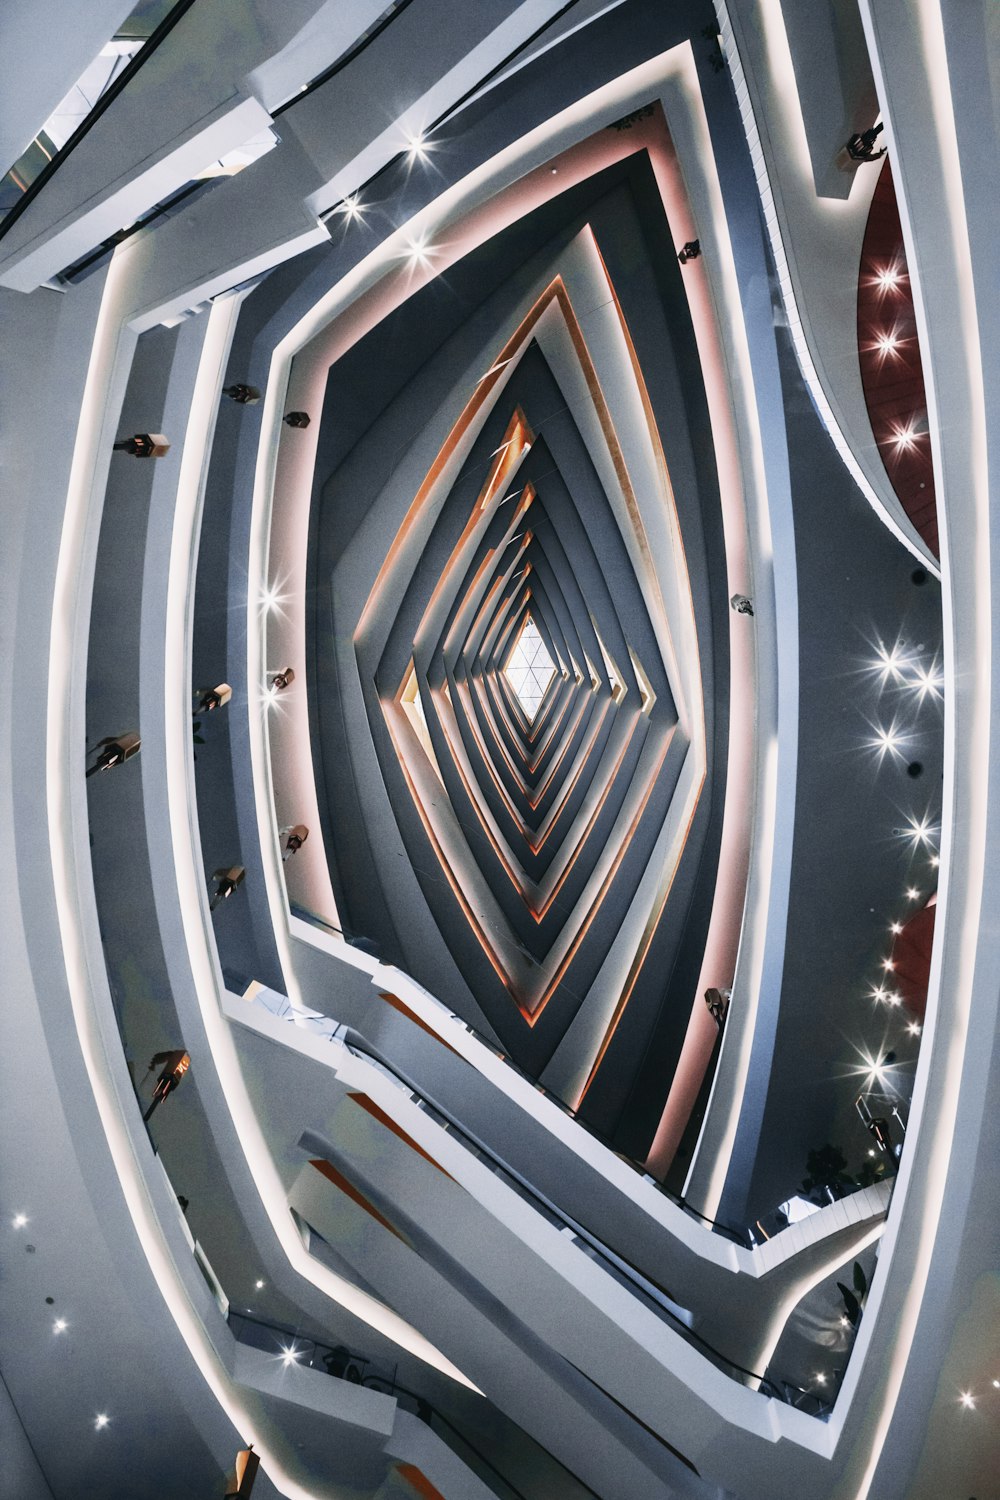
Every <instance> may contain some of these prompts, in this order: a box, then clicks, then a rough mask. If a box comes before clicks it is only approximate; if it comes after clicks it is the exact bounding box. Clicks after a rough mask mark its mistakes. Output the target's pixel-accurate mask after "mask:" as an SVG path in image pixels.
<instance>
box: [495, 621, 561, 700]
mask: <svg viewBox="0 0 1000 1500" xmlns="http://www.w3.org/2000/svg"><path fill="white" fill-rule="evenodd" d="M555 673H556V669H555V665H554V664H553V661H552V658H551V656H550V655H549V653H548V651H547V650H546V649H545V642H544V641H543V640H542V638H541V636H540V635H539V633H538V626H537V625H536V624H535V622H534V620H533V619H532V618H531V616H530V615H529V616H528V618H527V620H526V621H525V622H524V629H523V630H522V631H521V634H520V635H519V636H518V638H517V644H516V645H515V647H514V649H513V651H512V652H511V653H510V656H509V658H508V660H507V665H506V667H505V668H504V674H505V676H506V678H507V681H508V682H509V683H510V685H511V687H512V688H513V690H514V695H515V697H516V698H517V701H518V703H520V705H521V707H522V708H523V709H524V712H525V714H526V715H527V717H528V720H529V722H530V721H531V720H533V719H534V717H535V715H536V714H537V712H538V705H539V704H540V703H541V701H542V699H543V698H544V697H545V694H546V692H547V691H548V687H549V683H550V682H551V681H552V679H553V677H554V676H555Z"/></svg>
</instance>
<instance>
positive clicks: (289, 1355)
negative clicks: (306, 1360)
mask: <svg viewBox="0 0 1000 1500" xmlns="http://www.w3.org/2000/svg"><path fill="white" fill-rule="evenodd" d="M298 1357H299V1351H298V1350H297V1349H282V1351H281V1363H282V1364H283V1365H294V1363H295V1361H296V1360H297V1359H298Z"/></svg>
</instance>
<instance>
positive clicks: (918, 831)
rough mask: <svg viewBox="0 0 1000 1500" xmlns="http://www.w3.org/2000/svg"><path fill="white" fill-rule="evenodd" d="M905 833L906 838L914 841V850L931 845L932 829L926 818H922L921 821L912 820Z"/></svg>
mask: <svg viewBox="0 0 1000 1500" xmlns="http://www.w3.org/2000/svg"><path fill="white" fill-rule="evenodd" d="M905 832H906V837H907V838H909V839H911V840H912V842H913V847H914V848H917V847H918V846H919V845H920V844H929V843H930V841H931V832H932V829H931V825H930V824H929V823H928V821H927V819H926V818H921V819H920V820H919V821H918V820H917V819H916V818H911V819H910V822H909V826H908V827H907V829H906V830H905Z"/></svg>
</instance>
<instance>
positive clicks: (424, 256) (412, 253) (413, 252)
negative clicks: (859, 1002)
mask: <svg viewBox="0 0 1000 1500" xmlns="http://www.w3.org/2000/svg"><path fill="white" fill-rule="evenodd" d="M406 258H407V260H408V261H409V262H410V264H411V265H413V266H426V265H428V264H429V263H430V258H431V247H430V246H429V245H428V243H427V241H426V239H420V240H409V241H408V242H407V246H406Z"/></svg>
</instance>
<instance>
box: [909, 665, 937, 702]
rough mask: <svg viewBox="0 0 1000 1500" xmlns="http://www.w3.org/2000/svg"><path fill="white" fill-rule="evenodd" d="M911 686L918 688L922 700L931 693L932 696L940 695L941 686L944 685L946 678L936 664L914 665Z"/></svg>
mask: <svg viewBox="0 0 1000 1500" xmlns="http://www.w3.org/2000/svg"><path fill="white" fill-rule="evenodd" d="M910 681H911V686H912V687H915V688H916V690H917V695H918V697H919V698H920V700H921V702H922V701H923V700H924V698H926V697H927V695H928V693H930V695H931V697H933V698H937V697H939V696H940V692H941V688H942V687H943V686H944V678H943V677H942V675H941V673H940V672H939V671H938V670H937V668H936V667H935V666H930V667H914V669H913V677H912V678H911V680H910Z"/></svg>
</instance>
